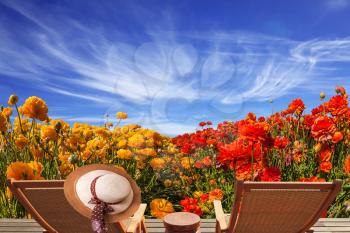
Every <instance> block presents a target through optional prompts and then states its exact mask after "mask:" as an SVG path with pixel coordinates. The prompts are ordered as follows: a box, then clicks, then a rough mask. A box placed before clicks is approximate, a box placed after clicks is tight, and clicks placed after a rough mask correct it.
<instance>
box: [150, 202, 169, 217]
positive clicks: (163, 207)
mask: <svg viewBox="0 0 350 233" xmlns="http://www.w3.org/2000/svg"><path fill="white" fill-rule="evenodd" d="M150 206H151V215H152V216H153V217H156V218H164V217H165V215H167V214H170V213H173V212H174V208H173V204H171V202H170V201H168V200H166V199H163V198H157V199H154V200H152V202H151V204H150Z"/></svg>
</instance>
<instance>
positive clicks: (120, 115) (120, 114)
mask: <svg viewBox="0 0 350 233" xmlns="http://www.w3.org/2000/svg"><path fill="white" fill-rule="evenodd" d="M116 117H117V119H119V120H124V119H126V118H128V114H127V113H126V112H117V114H116Z"/></svg>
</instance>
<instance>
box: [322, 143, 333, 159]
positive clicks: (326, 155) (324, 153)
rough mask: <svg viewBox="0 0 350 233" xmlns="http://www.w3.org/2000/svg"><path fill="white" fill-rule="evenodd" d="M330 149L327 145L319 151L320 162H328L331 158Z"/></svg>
mask: <svg viewBox="0 0 350 233" xmlns="http://www.w3.org/2000/svg"><path fill="white" fill-rule="evenodd" d="M331 156H332V151H331V150H330V149H329V148H328V147H327V148H325V149H323V150H322V151H321V153H320V161H321V162H328V161H330V160H331Z"/></svg>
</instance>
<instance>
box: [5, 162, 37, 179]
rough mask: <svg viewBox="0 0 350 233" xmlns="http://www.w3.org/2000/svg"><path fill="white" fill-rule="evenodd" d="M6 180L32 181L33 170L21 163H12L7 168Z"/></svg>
mask: <svg viewBox="0 0 350 233" xmlns="http://www.w3.org/2000/svg"><path fill="white" fill-rule="evenodd" d="M6 174H7V178H13V179H15V180H32V179H34V172H33V169H32V168H31V167H30V166H29V165H28V164H27V163H23V162H14V163H11V164H10V165H9V166H8V167H7V172H6Z"/></svg>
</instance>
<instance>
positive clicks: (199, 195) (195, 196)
mask: <svg viewBox="0 0 350 233" xmlns="http://www.w3.org/2000/svg"><path fill="white" fill-rule="evenodd" d="M202 195H203V192H202V191H195V192H193V197H194V198H200V197H201V196H202Z"/></svg>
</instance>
